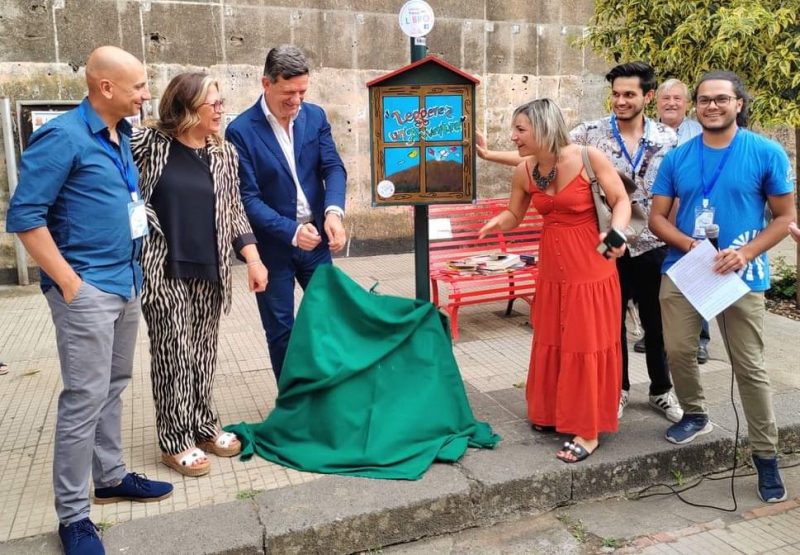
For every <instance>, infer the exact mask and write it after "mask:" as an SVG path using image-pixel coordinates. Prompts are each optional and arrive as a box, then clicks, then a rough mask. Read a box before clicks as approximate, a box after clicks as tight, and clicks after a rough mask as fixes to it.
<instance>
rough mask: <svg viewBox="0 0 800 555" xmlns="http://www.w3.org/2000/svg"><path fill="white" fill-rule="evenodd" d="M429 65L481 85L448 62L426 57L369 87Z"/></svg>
mask: <svg viewBox="0 0 800 555" xmlns="http://www.w3.org/2000/svg"><path fill="white" fill-rule="evenodd" d="M429 63H434V64H438V65H440V66H442V67H443V68H445V69H447V70H449V71H452V72H453V73H457V74H458V75H460V76H461V77H463V78H464V79H467V80H468V81H472V82H473V83H475V84H476V85H477V84H478V83H480V79H477V78H475V77H473V76H472V75H470V74H469V73H465V72H463V71H461V70H460V69H458V68H457V67H455V66H453V65H450V64H448V63H447V62H445V61H444V60H442V59H441V58H437V57H436V56H425V57H424V58H422V59H421V60H417V61H416V62H412V63H410V64H408V65H407V66H403V67H401V68H398V69H396V70H394V71H392V72H391V73H387V74H386V75H381V76H380V77H377V78H375V79H373V80H372V81H370V82H368V83H367V87H371V86H373V85H377V84H379V83H382V82H383V81H386V80H387V79H389V78H391V77H394V76H395V75H400V74H401V73H405V72H406V71H410V70H412V69H414V68H416V67H419V66H422V65H425V64H429Z"/></svg>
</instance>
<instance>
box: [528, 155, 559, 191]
mask: <svg viewBox="0 0 800 555" xmlns="http://www.w3.org/2000/svg"><path fill="white" fill-rule="evenodd" d="M557 165H558V164H553V169H552V170H550V173H548V174H547V175H545V176H542V174H540V173H539V162H536V165H535V166H533V172H531V177H533V180H534V181H535V182H536V187H537V188H538V189H539V190H540V191H544V190H545V189H547V188H548V187H549V186H550V184H551V183H552V182H553V181H555V179H556V175H557V174H558V171H557V170H556V166H557Z"/></svg>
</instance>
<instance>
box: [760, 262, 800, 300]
mask: <svg viewBox="0 0 800 555" xmlns="http://www.w3.org/2000/svg"><path fill="white" fill-rule="evenodd" d="M796 295H797V270H796V268H795V267H794V266H792V265H790V264H788V263H787V262H786V259H785V258H783V257H782V256H779V257H778V258H776V259H775V262H774V263H773V265H772V283H771V287H770V289H769V291H767V297H769V298H771V299H787V300H793V299H794V298H795V296H796Z"/></svg>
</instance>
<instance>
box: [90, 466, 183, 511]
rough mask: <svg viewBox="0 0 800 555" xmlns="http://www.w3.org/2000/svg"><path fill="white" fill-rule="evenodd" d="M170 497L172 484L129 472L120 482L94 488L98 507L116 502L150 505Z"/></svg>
mask: <svg viewBox="0 0 800 555" xmlns="http://www.w3.org/2000/svg"><path fill="white" fill-rule="evenodd" d="M170 495H172V484H170V483H169V482H157V481H155V480H148V479H147V476H145V475H144V474H136V473H135V472H131V473H130V474H128V475H127V476H125V477H124V478H123V479H122V481H121V482H120V483H119V484H118V485H116V486H111V487H108V488H95V490H94V502H95V503H97V504H98V505H104V504H106V503H117V502H118V501H140V502H142V503H151V502H153V501H161V500H162V499H166V498H167V497H169V496H170Z"/></svg>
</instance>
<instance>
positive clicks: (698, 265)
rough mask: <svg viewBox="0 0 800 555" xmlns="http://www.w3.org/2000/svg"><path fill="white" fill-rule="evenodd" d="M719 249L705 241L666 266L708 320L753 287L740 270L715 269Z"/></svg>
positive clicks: (683, 291) (676, 282) (688, 297)
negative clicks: (723, 272)
mask: <svg viewBox="0 0 800 555" xmlns="http://www.w3.org/2000/svg"><path fill="white" fill-rule="evenodd" d="M716 255H717V250H716V249H715V248H714V246H713V245H712V244H711V242H710V241H708V240H705V241H702V242H701V243H700V244H699V245H697V246H696V247H695V248H693V249H692V250H690V251H689V252H688V253H686V254H685V255H684V256H683V258H681V259H680V260H678V261H677V262H676V263H675V264H673V265H672V267H671V268H670V269H669V270H667V275H668V276H669V277H670V279H672V281H673V282H674V283H675V285H676V286H677V287H678V289H680V291H681V293H683V295H684V296H685V297H686V299H687V300H688V301H689V302H690V303H692V306H693V307H694V308H695V310H697V312H699V313H700V314H701V315H702V316H703V318H705V319H706V320H711V319H712V318H713V317H714V316H716V315H717V314H719V313H720V312H722V311H723V310H725V309H726V308H728V307H729V306H730V305H732V304H733V303H735V302H736V301H738V300H739V299H740V298H741V297H742V296H743V295H744V294H745V293H748V292H749V291H750V288H749V287H748V286H747V284H746V283H745V282H744V281H742V279H741V278H740V277H739V275H738V274H736V273H735V272H730V273H728V274H724V275H723V274H718V273H716V272H714V270H713V268H714V257H715V256H716Z"/></svg>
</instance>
